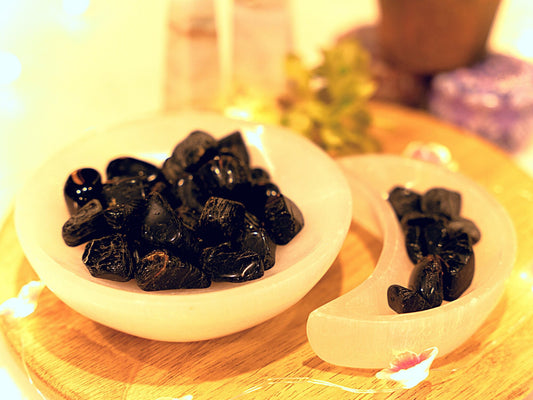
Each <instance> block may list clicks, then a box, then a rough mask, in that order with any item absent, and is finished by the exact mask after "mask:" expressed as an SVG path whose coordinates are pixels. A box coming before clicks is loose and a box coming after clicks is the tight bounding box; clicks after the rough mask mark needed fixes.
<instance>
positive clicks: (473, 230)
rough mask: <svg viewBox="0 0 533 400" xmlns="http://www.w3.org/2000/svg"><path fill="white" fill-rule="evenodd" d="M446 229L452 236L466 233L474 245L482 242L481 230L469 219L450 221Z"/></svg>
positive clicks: (460, 218)
mask: <svg viewBox="0 0 533 400" xmlns="http://www.w3.org/2000/svg"><path fill="white" fill-rule="evenodd" d="M446 228H447V230H448V232H449V233H450V234H453V235H456V236H457V235H459V234H461V233H466V234H467V235H468V236H470V240H471V241H472V245H474V244H476V243H477V242H479V241H480V240H481V231H480V230H479V228H478V226H477V225H476V223H475V222H474V221H472V220H470V219H468V218H463V217H459V218H456V219H454V220H452V221H450V222H449V223H448V225H447V226H446Z"/></svg>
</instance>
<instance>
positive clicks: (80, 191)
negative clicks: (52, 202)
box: [63, 168, 102, 215]
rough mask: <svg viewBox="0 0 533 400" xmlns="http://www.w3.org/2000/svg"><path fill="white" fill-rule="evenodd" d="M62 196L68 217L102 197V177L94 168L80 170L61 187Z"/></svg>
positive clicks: (71, 175)
mask: <svg viewBox="0 0 533 400" xmlns="http://www.w3.org/2000/svg"><path fill="white" fill-rule="evenodd" d="M63 195H64V197H65V203H66V205H67V208H68V211H69V213H70V215H74V214H76V212H77V211H78V210H79V209H80V208H81V207H83V206H84V205H85V204H87V203H88V202H89V201H91V200H93V199H100V198H101V195H102V177H101V175H100V173H99V172H98V171H97V170H95V169H94V168H80V169H77V170H76V171H74V172H72V173H71V174H70V175H69V176H68V178H67V181H66V182H65V186H64V187H63Z"/></svg>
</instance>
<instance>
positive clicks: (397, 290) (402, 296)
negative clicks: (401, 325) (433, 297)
mask: <svg viewBox="0 0 533 400" xmlns="http://www.w3.org/2000/svg"><path fill="white" fill-rule="evenodd" d="M387 300H388V303H389V307H390V308H392V309H393V310H394V311H395V312H397V313H398V314H403V313H411V312H416V311H423V310H428V309H430V308H431V306H430V305H429V303H428V302H427V301H426V300H425V299H424V298H423V297H422V296H421V295H420V294H419V293H417V292H415V291H414V290H412V289H409V288H406V287H403V286H400V285H391V286H389V288H388V289H387Z"/></svg>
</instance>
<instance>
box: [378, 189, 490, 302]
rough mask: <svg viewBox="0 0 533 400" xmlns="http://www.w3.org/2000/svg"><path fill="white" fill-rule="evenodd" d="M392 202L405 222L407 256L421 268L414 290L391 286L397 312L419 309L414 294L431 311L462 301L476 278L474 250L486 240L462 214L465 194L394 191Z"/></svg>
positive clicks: (412, 282)
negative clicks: (447, 302)
mask: <svg viewBox="0 0 533 400" xmlns="http://www.w3.org/2000/svg"><path fill="white" fill-rule="evenodd" d="M388 200H389V202H390V203H391V205H392V207H393V209H394V211H395V213H396V215H397V217H398V220H399V221H400V223H401V227H402V230H403V232H404V235H405V247H406V250H407V254H408V256H409V258H410V259H411V261H412V262H413V264H415V267H414V269H413V272H412V273H411V277H410V285H409V286H410V287H409V289H406V288H403V289H399V288H398V287H396V286H397V285H393V286H394V288H393V286H391V288H389V305H390V307H391V308H392V309H393V310H395V311H397V312H406V311H398V310H405V309H410V310H413V307H414V306H413V305H414V304H419V303H417V299H418V298H417V296H415V295H414V294H412V293H411V292H410V291H412V292H414V293H416V294H417V295H419V296H420V297H422V298H423V299H424V301H426V303H427V304H428V305H429V307H437V306H439V305H440V304H441V303H442V302H443V301H453V300H456V299H457V298H459V297H460V296H461V295H462V294H463V293H464V292H465V291H466V290H467V289H468V288H469V286H470V285H471V283H472V280H473V278H474V271H475V256H474V251H473V247H472V246H473V245H474V244H475V243H477V242H478V241H479V240H480V239H481V232H480V231H479V228H478V227H477V225H476V224H475V223H474V222H473V221H471V220H469V219H467V218H464V217H462V216H461V215H460V213H461V205H462V199H461V195H460V193H458V192H455V191H453V190H449V189H445V188H441V187H438V188H432V189H429V190H427V191H426V192H425V193H423V194H418V193H417V192H414V191H411V190H408V189H405V188H402V187H394V188H393V189H392V190H391V191H390V193H389V199H388ZM409 290H410V291H409ZM402 299H403V300H402ZM406 299H407V300H406ZM391 302H393V303H394V304H393V303H391ZM403 303H406V304H409V306H408V307H404V306H403V305H402V304H403ZM420 307H422V306H420ZM424 307H425V305H424ZM421 309H425V308H423V307H422V308H421ZM414 311H417V310H414Z"/></svg>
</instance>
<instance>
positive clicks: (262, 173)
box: [250, 167, 271, 185]
mask: <svg viewBox="0 0 533 400" xmlns="http://www.w3.org/2000/svg"><path fill="white" fill-rule="evenodd" d="M250 179H251V181H252V184H254V185H264V184H265V183H271V178H270V174H269V173H268V171H267V170H265V169H264V168H260V167H256V168H252V169H251V170H250Z"/></svg>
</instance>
